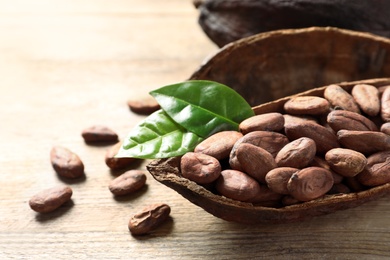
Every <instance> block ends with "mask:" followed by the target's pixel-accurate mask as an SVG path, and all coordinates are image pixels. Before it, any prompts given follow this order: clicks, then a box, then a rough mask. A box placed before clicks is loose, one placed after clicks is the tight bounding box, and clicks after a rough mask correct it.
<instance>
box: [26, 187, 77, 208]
mask: <svg viewBox="0 0 390 260" xmlns="http://www.w3.org/2000/svg"><path fill="white" fill-rule="evenodd" d="M72 194H73V191H72V189H71V188H70V187H69V186H63V185H60V186H56V187H53V188H49V189H45V190H42V191H40V192H39V193H37V194H35V195H34V196H33V197H31V199H30V200H29V205H30V208H31V209H32V210H34V211H36V212H39V213H48V212H52V211H54V210H56V209H57V208H59V207H60V206H62V205H63V204H64V203H65V202H68V201H69V200H70V199H71V197H72Z"/></svg>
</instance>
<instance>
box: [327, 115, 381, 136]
mask: <svg viewBox="0 0 390 260" xmlns="http://www.w3.org/2000/svg"><path fill="white" fill-rule="evenodd" d="M327 123H328V124H329V126H330V127H331V128H332V129H333V130H334V131H335V132H337V131H339V130H342V129H344V130H353V131H378V127H377V126H376V125H375V123H374V122H372V121H371V120H370V119H368V118H367V117H365V116H363V115H361V114H358V113H355V112H351V111H348V110H334V111H332V112H330V113H329V114H328V116H327Z"/></svg>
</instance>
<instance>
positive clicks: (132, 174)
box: [108, 170, 146, 196]
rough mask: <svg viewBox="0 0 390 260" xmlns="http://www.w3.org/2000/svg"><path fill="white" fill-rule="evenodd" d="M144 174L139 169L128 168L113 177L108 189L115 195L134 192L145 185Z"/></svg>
mask: <svg viewBox="0 0 390 260" xmlns="http://www.w3.org/2000/svg"><path fill="white" fill-rule="evenodd" d="M145 183H146V175H145V173H144V172H143V171H140V170H129V171H127V172H125V173H123V174H121V175H119V176H118V177H116V178H115V179H113V180H112V181H111V182H110V184H109V186H108V189H109V190H110V191H111V193H112V194H114V195H115V196H122V195H127V194H131V193H134V192H136V191H138V190H139V189H141V188H142V187H144V186H145Z"/></svg>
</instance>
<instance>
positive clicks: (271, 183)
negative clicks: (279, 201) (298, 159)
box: [265, 167, 299, 195]
mask: <svg viewBox="0 0 390 260" xmlns="http://www.w3.org/2000/svg"><path fill="white" fill-rule="evenodd" d="M298 171H299V169H297V168H292V167H278V168H275V169H272V170H270V171H269V172H268V173H267V174H266V175H265V182H266V184H267V186H268V187H269V188H270V189H271V190H272V191H274V192H276V193H279V194H286V195H287V194H289V193H290V192H289V191H288V189H287V183H288V181H289V180H290V178H291V176H292V175H293V174H294V173H296V172H298Z"/></svg>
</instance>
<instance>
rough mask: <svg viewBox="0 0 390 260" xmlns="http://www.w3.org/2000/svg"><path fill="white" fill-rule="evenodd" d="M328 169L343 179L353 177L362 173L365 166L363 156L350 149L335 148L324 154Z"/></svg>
mask: <svg viewBox="0 0 390 260" xmlns="http://www.w3.org/2000/svg"><path fill="white" fill-rule="evenodd" d="M325 160H326V161H327V162H328V164H329V165H330V168H331V169H332V170H334V171H335V172H337V173H338V174H340V175H342V176H344V177H353V176H355V175H357V174H358V173H360V172H361V171H363V169H364V167H366V164H367V158H366V156H364V154H362V153H359V152H356V151H354V150H351V149H345V148H336V149H332V150H329V151H328V152H327V153H326V154H325Z"/></svg>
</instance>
